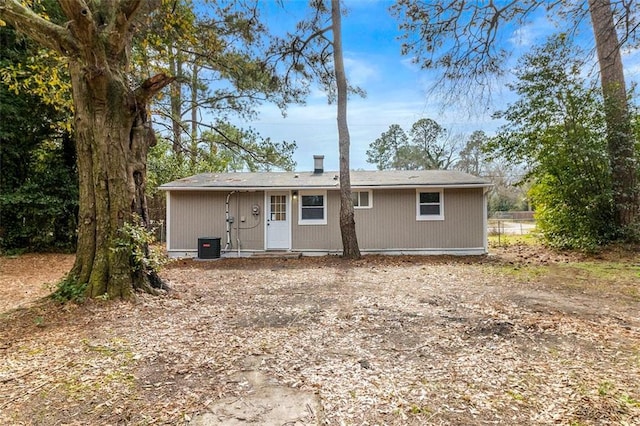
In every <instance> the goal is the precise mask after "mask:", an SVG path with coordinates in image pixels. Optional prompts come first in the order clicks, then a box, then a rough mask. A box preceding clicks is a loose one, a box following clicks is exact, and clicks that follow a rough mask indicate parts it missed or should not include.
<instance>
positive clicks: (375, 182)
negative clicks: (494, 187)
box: [160, 170, 491, 191]
mask: <svg viewBox="0 0 640 426" xmlns="http://www.w3.org/2000/svg"><path fill="white" fill-rule="evenodd" d="M350 174H351V187H353V188H403V187H404V188H412V187H454V188H464V187H488V186H491V183H490V182H489V181H488V180H486V179H482V178H479V177H476V176H473V175H470V174H468V173H463V172H459V171H455V170H376V171H351V172H350ZM339 183H340V182H339V173H338V172H331V171H325V172H323V173H314V172H256V173H250V172H237V173H202V174H199V175H194V176H189V177H186V178H183V179H178V180H175V181H173V182H169V183H165V184H164V185H161V186H160V189H162V190H165V191H171V190H256V189H304V188H318V189H332V188H338V187H339V186H340V184H339Z"/></svg>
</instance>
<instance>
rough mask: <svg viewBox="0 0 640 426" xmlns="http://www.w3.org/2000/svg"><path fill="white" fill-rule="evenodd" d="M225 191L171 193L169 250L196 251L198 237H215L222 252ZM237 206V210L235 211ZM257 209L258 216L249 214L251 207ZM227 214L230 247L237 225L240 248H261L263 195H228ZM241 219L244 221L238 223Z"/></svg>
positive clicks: (224, 234) (262, 193)
mask: <svg viewBox="0 0 640 426" xmlns="http://www.w3.org/2000/svg"><path fill="white" fill-rule="evenodd" d="M227 194H228V192H220V191H171V192H170V195H169V197H170V202H169V211H168V218H169V221H170V224H169V229H170V233H169V241H168V247H169V249H170V250H172V251H181V250H189V251H192V250H197V249H198V238H201V237H219V238H220V239H221V245H222V248H223V249H224V247H225V245H226V242H227V235H226V219H225V202H226V197H227ZM238 205H239V209H238ZM253 205H257V206H259V208H260V214H259V215H258V216H254V215H252V213H251V210H252V206H253ZM229 214H230V215H231V216H232V217H233V218H234V223H232V224H231V228H232V229H231V242H232V248H233V249H237V236H238V230H237V229H236V228H237V227H238V226H239V227H240V230H239V234H240V248H241V249H243V250H263V249H264V192H262V191H256V192H241V193H235V194H233V195H231V198H230V199H229ZM242 216H244V218H245V222H241V221H240V220H241V217H242Z"/></svg>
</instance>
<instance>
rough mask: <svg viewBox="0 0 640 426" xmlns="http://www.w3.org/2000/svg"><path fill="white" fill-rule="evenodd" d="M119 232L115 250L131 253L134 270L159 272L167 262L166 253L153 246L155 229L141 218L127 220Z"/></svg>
mask: <svg viewBox="0 0 640 426" xmlns="http://www.w3.org/2000/svg"><path fill="white" fill-rule="evenodd" d="M119 234H120V236H119V237H118V239H117V240H116V242H115V248H114V249H113V250H118V251H124V252H126V253H128V254H129V255H130V264H131V268H132V270H133V271H134V272H142V273H151V272H157V271H158V270H159V269H160V268H161V267H162V266H163V265H165V264H166V263H167V258H166V256H165V255H164V253H163V252H162V251H161V250H158V249H156V248H155V247H153V243H155V241H156V240H155V234H154V231H153V230H151V229H148V228H147V227H146V226H144V225H143V224H142V221H141V220H140V218H138V217H135V216H134V219H133V221H132V222H125V224H124V225H123V226H122V228H120V230H119Z"/></svg>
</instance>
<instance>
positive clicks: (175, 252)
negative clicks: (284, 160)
mask: <svg viewBox="0 0 640 426" xmlns="http://www.w3.org/2000/svg"><path fill="white" fill-rule="evenodd" d="M323 158H324V157H323V156H315V157H314V160H315V164H314V166H315V168H314V171H313V172H257V173H248V172H238V173H204V174H199V175H195V176H191V177H187V178H184V179H179V180H176V181H173V182H170V183H166V184H164V185H162V186H161V187H160V188H161V189H162V190H164V191H166V196H167V197H166V200H167V201H166V202H167V217H166V230H167V236H166V241H167V251H168V253H169V255H170V256H172V257H188V256H196V255H197V254H198V250H199V248H201V247H199V244H200V242H201V239H203V240H204V238H212V239H213V240H214V242H215V240H216V239H217V238H219V239H220V240H219V241H220V242H219V247H220V249H219V252H221V255H222V256H242V255H249V254H252V253H255V252H266V251H291V252H301V253H303V254H305V255H309V254H327V253H340V252H341V251H342V239H341V234H340V223H339V211H340V193H339V192H340V191H339V178H338V172H328V171H325V170H324V167H323ZM490 186H491V184H490V183H489V182H488V181H487V180H485V179H481V178H478V177H475V176H472V175H470V174H466V173H462V172H459V171H451V170H421V171H405V170H402V171H400V170H385V171H352V172H351V187H352V193H353V203H354V209H355V221H356V232H357V236H358V243H359V246H360V250H361V251H362V252H363V253H389V254H405V253H406V254H410V253H413V254H460V255H463V254H464V255H466V254H484V253H486V252H487V192H488V189H489V187H490Z"/></svg>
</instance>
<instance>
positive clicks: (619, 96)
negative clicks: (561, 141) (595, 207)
mask: <svg viewBox="0 0 640 426" xmlns="http://www.w3.org/2000/svg"><path fill="white" fill-rule="evenodd" d="M589 12H590V15H591V22H592V25H593V31H594V34H595V40H596V48H597V52H598V63H599V65H600V80H601V83H602V92H603V96H604V102H605V118H606V122H607V140H608V151H609V159H610V163H611V175H612V180H613V200H614V203H615V220H616V225H618V227H619V228H622V229H624V228H625V227H626V226H628V225H631V224H633V223H634V222H635V221H637V219H638V211H639V206H638V204H639V202H640V197H639V194H640V190H639V188H638V158H637V153H636V150H635V137H634V133H633V128H632V125H631V115H630V114H629V107H628V103H627V90H626V86H625V81H624V70H623V67H622V58H621V56H620V43H619V41H618V35H617V32H616V27H615V23H614V18H613V10H612V8H611V1H610V0H589Z"/></svg>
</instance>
